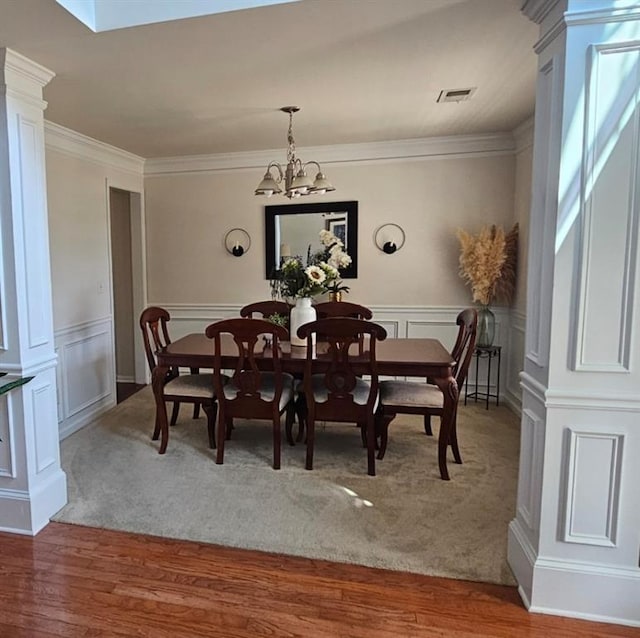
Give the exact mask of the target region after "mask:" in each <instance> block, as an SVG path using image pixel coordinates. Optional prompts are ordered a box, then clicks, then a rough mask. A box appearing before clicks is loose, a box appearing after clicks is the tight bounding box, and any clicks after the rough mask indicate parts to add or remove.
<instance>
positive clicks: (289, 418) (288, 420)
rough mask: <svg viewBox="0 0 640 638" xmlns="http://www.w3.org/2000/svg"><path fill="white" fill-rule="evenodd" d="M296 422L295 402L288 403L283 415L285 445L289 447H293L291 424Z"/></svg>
mask: <svg viewBox="0 0 640 638" xmlns="http://www.w3.org/2000/svg"><path fill="white" fill-rule="evenodd" d="M295 420H296V406H295V402H291V403H289V405H287V411H286V413H285V421H284V431H285V433H286V436H287V443H289V445H295V443H294V442H293V424H294V422H295Z"/></svg>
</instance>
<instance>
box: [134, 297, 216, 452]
mask: <svg viewBox="0 0 640 638" xmlns="http://www.w3.org/2000/svg"><path fill="white" fill-rule="evenodd" d="M170 320H171V316H170V315H169V313H168V312H167V311H166V310H165V309H164V308H160V307H159V306H150V307H149V308H145V310H143V311H142V313H141V315H140V329H141V330H142V340H143V343H144V350H145V354H146V357H147V362H148V364H149V369H150V371H151V373H152V374H153V371H154V370H155V368H156V365H157V361H156V356H155V353H156V352H157V351H158V350H160V349H162V348H166V347H167V346H168V345H169V344H170V343H171V339H170V338H169V328H168V326H167V324H168V323H169V321H170ZM163 396H164V399H165V401H167V402H172V403H173V409H172V411H171V421H170V423H171V425H175V424H176V422H177V420H178V413H179V410H180V404H181V403H192V404H193V406H194V408H193V418H194V419H197V418H198V416H199V408H200V406H202V408H203V409H204V411H205V414H206V415H207V430H208V433H209V445H210V447H212V448H213V447H215V436H214V433H215V432H214V429H215V421H216V412H217V402H216V398H215V395H214V393H213V375H212V374H211V373H206V374H199V372H198V370H197V369H196V368H192V369H191V374H183V375H181V374H180V372H179V370H178V369H177V368H169V370H168V371H167V375H166V377H165V383H164V388H163ZM159 436H160V423H159V421H158V417H157V416H156V422H155V427H154V431H153V436H152V439H153V440H154V441H156V440H157V439H158V437H159Z"/></svg>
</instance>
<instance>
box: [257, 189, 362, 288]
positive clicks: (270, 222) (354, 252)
mask: <svg viewBox="0 0 640 638" xmlns="http://www.w3.org/2000/svg"><path fill="white" fill-rule="evenodd" d="M345 212H346V213H347V254H348V255H349V256H350V257H351V264H350V265H349V266H347V268H344V269H343V270H341V271H340V278H341V279H357V277H358V202H356V201H352V202H326V203H316V204H284V205H279V206H265V207H264V220H265V233H264V238H265V251H264V252H265V277H266V279H271V276H272V274H273V268H274V265H275V261H276V245H275V241H276V223H275V220H276V215H299V214H304V213H345Z"/></svg>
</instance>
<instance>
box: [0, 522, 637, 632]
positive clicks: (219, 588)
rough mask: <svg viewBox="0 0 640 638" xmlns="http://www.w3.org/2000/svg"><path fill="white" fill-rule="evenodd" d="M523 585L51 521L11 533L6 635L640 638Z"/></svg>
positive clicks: (4, 594) (2, 578)
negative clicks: (561, 613) (539, 602)
mask: <svg viewBox="0 0 640 638" xmlns="http://www.w3.org/2000/svg"><path fill="white" fill-rule="evenodd" d="M639 635H640V630H638V629H634V628H630V627H622V626H616V625H605V624H601V623H591V622H587V621H581V620H572V619H568V618H560V617H555V616H543V615H539V614H529V613H528V612H527V611H526V610H525V609H524V608H523V606H522V604H521V602H520V599H519V597H518V594H517V592H516V590H515V588H512V587H503V586H498V585H489V584H481V583H472V582H465V581H459V580H450V579H445V578H431V577H427V576H419V575H414V574H404V573H399V572H391V571H383V570H378V569H370V568H367V567H360V566H355V565H343V564H337V563H331V562H326V561H318V560H310V559H304V558H294V557H286V556H280V555H274V554H266V553H261V552H253V551H246V550H239V549H231V548H225V547H217V546H213V545H205V544H201V543H192V542H187V541H176V540H169V539H161V538H157V537H151V536H142V535H136V534H128V533H125V532H114V531H107V530H99V529H94V528H89V527H82V526H79V525H66V524H62V523H51V524H50V525H48V526H47V527H46V528H45V529H44V530H43V531H42V532H40V533H39V534H38V535H37V536H36V537H35V538H30V537H25V536H17V535H12V534H0V636H2V638H27V637H28V638H44V637H47V638H49V637H53V636H57V637H60V636H62V637H68V636H73V637H83V638H89V637H91V638H98V637H101V636H138V637H141V636H149V637H152V638H182V637H185V638H186V637H189V638H191V637H196V636H220V637H230V638H245V637H252V638H253V637H255V636H271V637H279V636H282V637H285V636H286V637H288V638H293V637H297V636H300V637H301V638H302V637H304V638H316V637H317V638H365V637H366V638H402V637H404V636H409V637H421V636H455V637H458V638H462V637H465V638H466V637H471V636H492V637H493V636H497V637H505V638H506V637H508V638H518V637H521V636H527V637H530V638H536V637H540V638H552V637H553V638H555V637H567V638H570V637H576V638H577V637H580V638H585V637H587V636H593V637H595V636H625V637H626V636H635V637H636V638H638V636H639Z"/></svg>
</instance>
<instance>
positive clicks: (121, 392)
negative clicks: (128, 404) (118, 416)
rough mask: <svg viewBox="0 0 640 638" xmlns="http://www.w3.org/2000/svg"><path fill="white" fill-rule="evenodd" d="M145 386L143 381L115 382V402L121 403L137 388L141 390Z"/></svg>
mask: <svg viewBox="0 0 640 638" xmlns="http://www.w3.org/2000/svg"><path fill="white" fill-rule="evenodd" d="M145 387H146V386H145V385H144V383H124V382H122V381H119V382H118V383H116V403H122V402H123V401H124V400H125V399H128V398H129V397H130V396H131V395H132V394H135V393H136V392H137V391H138V390H142V388H145Z"/></svg>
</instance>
